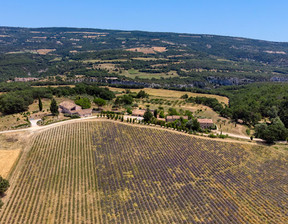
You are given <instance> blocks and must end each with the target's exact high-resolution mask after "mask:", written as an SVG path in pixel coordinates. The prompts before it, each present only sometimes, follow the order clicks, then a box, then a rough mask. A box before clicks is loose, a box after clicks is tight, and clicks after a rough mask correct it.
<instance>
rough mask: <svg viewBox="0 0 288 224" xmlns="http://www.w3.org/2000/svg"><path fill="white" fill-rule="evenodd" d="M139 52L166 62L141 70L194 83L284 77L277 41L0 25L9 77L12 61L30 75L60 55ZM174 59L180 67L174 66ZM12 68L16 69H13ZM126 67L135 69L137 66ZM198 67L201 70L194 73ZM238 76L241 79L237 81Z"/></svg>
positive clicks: (285, 46) (285, 64) (285, 50)
mask: <svg viewBox="0 0 288 224" xmlns="http://www.w3.org/2000/svg"><path fill="white" fill-rule="evenodd" d="M105 50H106V51H107V50H109V51H111V50H112V51H113V50H114V51H115V52H112V53H111V52H110V53H107V52H106V53H105V55H104V56H103V55H99V52H103V51H105ZM116 50H117V51H116ZM123 51H124V52H127V54H128V52H129V51H130V52H131V54H132V55H130V56H129V55H128V56H127V55H126V54H125V55H124V56H123ZM23 53H30V54H32V56H31V55H30V56H25V60H24V59H23V58H20V59H19V57H23V56H19V54H20V55H21V54H23ZM1 54H2V56H1ZM16 54H17V55H16ZM11 55H13V56H11ZM143 55H144V56H145V57H148V56H149V55H150V56H153V57H156V58H160V59H165V60H168V61H167V63H166V64H165V66H166V67H165V66H164V62H163V63H162V62H161V63H162V64H161V63H160V65H161V66H160V67H161V69H162V70H156V71H155V66H154V67H153V66H152V67H151V63H150V62H149V63H150V64H148V65H147V63H146V65H145V66H144V65H143V66H142V67H143V68H145V70H144V69H143V68H142V67H141V66H140V67H141V69H142V70H143V72H152V73H157V72H158V73H160V72H164V73H165V72H169V71H176V72H177V73H178V75H179V76H183V77H186V78H187V77H190V79H191V77H192V76H194V78H195V80H197V81H203V77H205V81H206V82H210V83H211V82H212V83H214V84H215V83H216V84H219V85H223V84H224V85H225V83H236V84H237V83H239V82H240V83H242V82H246V81H247V79H248V82H250V81H249V80H252V81H267V80H270V79H272V80H275V81H279V80H280V81H283V80H284V81H286V79H287V78H286V74H288V43H282V42H270V41H263V40H254V39H247V38H240V37H228V36H217V35H206V34H183V33H182V34H180V33H163V32H144V31H121V30H103V29H86V28H53V27H52V28H17V27H0V75H2V77H4V76H6V77H11V76H14V75H12V72H10V73H9V71H11V68H10V67H9V66H10V65H11V66H12V65H13V68H12V70H13V72H14V73H16V71H17V73H18V74H20V75H25V74H26V75H30V74H34V73H37V74H38V75H39V74H40V73H43V72H44V73H45V71H47V69H49V68H51V64H53V63H54V62H55V61H57V60H58V61H59V60H62V62H63V60H64V59H65V58H66V59H70V61H69V62H71V60H74V61H75V60H76V61H79V60H86V59H98V57H100V58H101V59H105V58H106V59H119V58H123V57H126V59H127V57H128V59H129V60H131V58H133V57H134V58H135V57H136V56H141V57H143ZM7 58H8V59H7ZM59 58H60V59H59ZM12 59H13V60H12ZM11 60H12V62H11V63H10V61H11ZM15 60H16V62H15ZM3 61H5V62H3ZM7 61H8V62H9V63H8V65H7ZM23 61H26V62H27V61H28V64H26V66H25V63H26V62H25V63H23ZM3 63H4V64H3ZM142 63H144V62H142ZM177 63H178V64H181V66H179V65H178V67H177V66H176V64H177ZM20 64H21V65H20ZM123 64H124V63H122V64H121V63H120V64H119V65H117V66H118V67H122V68H125V69H126V68H127V64H124V65H123ZM154 64H156V63H154ZM167 65H168V67H167ZM1 66H2V71H1ZM3 66H4V67H5V70H4V68H3ZM117 66H116V67H117ZM123 66H124V67H123ZM149 66H150V67H149ZM157 66H159V64H158V65H157ZM58 67H59V66H58ZM15 68H19V69H18V70H14V69H15ZM130 68H134V69H139V65H136V66H130ZM147 68H148V69H147ZM199 70H200V71H201V72H202V73H201V74H200V75H199ZM7 71H8V72H7ZM39 71H40V72H39ZM203 71H204V72H203ZM213 72H214V73H213ZM14 73H13V74H14ZM192 73H193V74H192ZM196 73H197V74H196ZM228 73H229V74H228ZM49 74H52V73H51V72H50V73H49ZM219 76H220V77H223V76H224V77H225V79H224V80H223V79H221V80H219ZM144 77H145V76H144ZM169 77H170V76H169ZM207 77H209V78H207ZM235 77H236V78H237V79H239V78H241V79H242V81H241V80H240V81H239V80H236V81H235V80H232V81H231V78H235ZM164 78H168V76H167V77H164ZM243 78H244V79H245V80H246V81H245V80H244V81H243ZM2 79H3V78H2ZM190 79H189V80H190ZM227 80H228V81H227ZM182 81H183V80H182ZM182 81H181V82H182ZM179 82H180V81H179ZM187 82H189V81H187ZM187 82H186V83H187Z"/></svg>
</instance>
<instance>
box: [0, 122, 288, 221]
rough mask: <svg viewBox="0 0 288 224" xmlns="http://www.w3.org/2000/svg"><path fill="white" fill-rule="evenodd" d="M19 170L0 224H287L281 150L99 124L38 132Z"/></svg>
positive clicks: (285, 156)
mask: <svg viewBox="0 0 288 224" xmlns="http://www.w3.org/2000/svg"><path fill="white" fill-rule="evenodd" d="M22 160H23V161H22V162H19V163H21V164H22V166H21V167H20V166H18V167H17V168H16V170H17V172H15V175H16V174H17V181H16V182H15V183H14V184H13V185H12V186H11V187H10V189H9V191H8V192H7V196H6V197H4V198H3V202H4V203H5V204H4V206H3V208H2V210H0V223H257V224H258V223H277V224H279V223H287V222H288V216H287V211H288V203H287V198H288V189H287V183H288V175H287V173H288V169H287V162H288V151H285V150H277V149H275V150H271V149H270V148H268V147H261V146H257V145H256V144H248V143H247V144H239V143H233V142H225V141H223V140H210V139H205V138H200V137H192V136H188V135H185V134H181V133H175V132H172V131H166V130H161V129H156V128H150V127H139V126H133V125H128V124H125V123H119V122H113V121H109V120H108V121H103V120H102V121H101V120H99V121H82V122H77V121H75V122H74V123H72V122H70V123H67V124H64V125H60V124H59V125H57V126H54V127H52V128H47V129H46V130H42V131H40V132H39V133H37V134H36V136H34V138H33V142H32V143H31V149H30V151H29V152H27V156H26V157H25V158H22ZM15 178H16V177H15Z"/></svg>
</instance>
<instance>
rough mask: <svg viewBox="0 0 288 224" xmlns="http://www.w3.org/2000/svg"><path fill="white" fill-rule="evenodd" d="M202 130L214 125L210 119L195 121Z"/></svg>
mask: <svg viewBox="0 0 288 224" xmlns="http://www.w3.org/2000/svg"><path fill="white" fill-rule="evenodd" d="M197 121H198V122H199V124H200V127H201V128H202V129H207V128H212V127H213V126H214V123H213V121H212V119H197Z"/></svg>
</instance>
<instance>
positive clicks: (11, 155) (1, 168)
mask: <svg viewBox="0 0 288 224" xmlns="http://www.w3.org/2000/svg"><path fill="white" fill-rule="evenodd" d="M19 155H20V149H15V150H1V149H0V176H2V177H3V178H7V177H8V176H9V173H10V170H11V169H12V167H13V166H14V164H15V162H16V161H17V159H18V157H19Z"/></svg>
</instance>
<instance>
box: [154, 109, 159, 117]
mask: <svg viewBox="0 0 288 224" xmlns="http://www.w3.org/2000/svg"><path fill="white" fill-rule="evenodd" d="M157 115H158V110H157V109H155V110H154V117H156V118H157Z"/></svg>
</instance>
